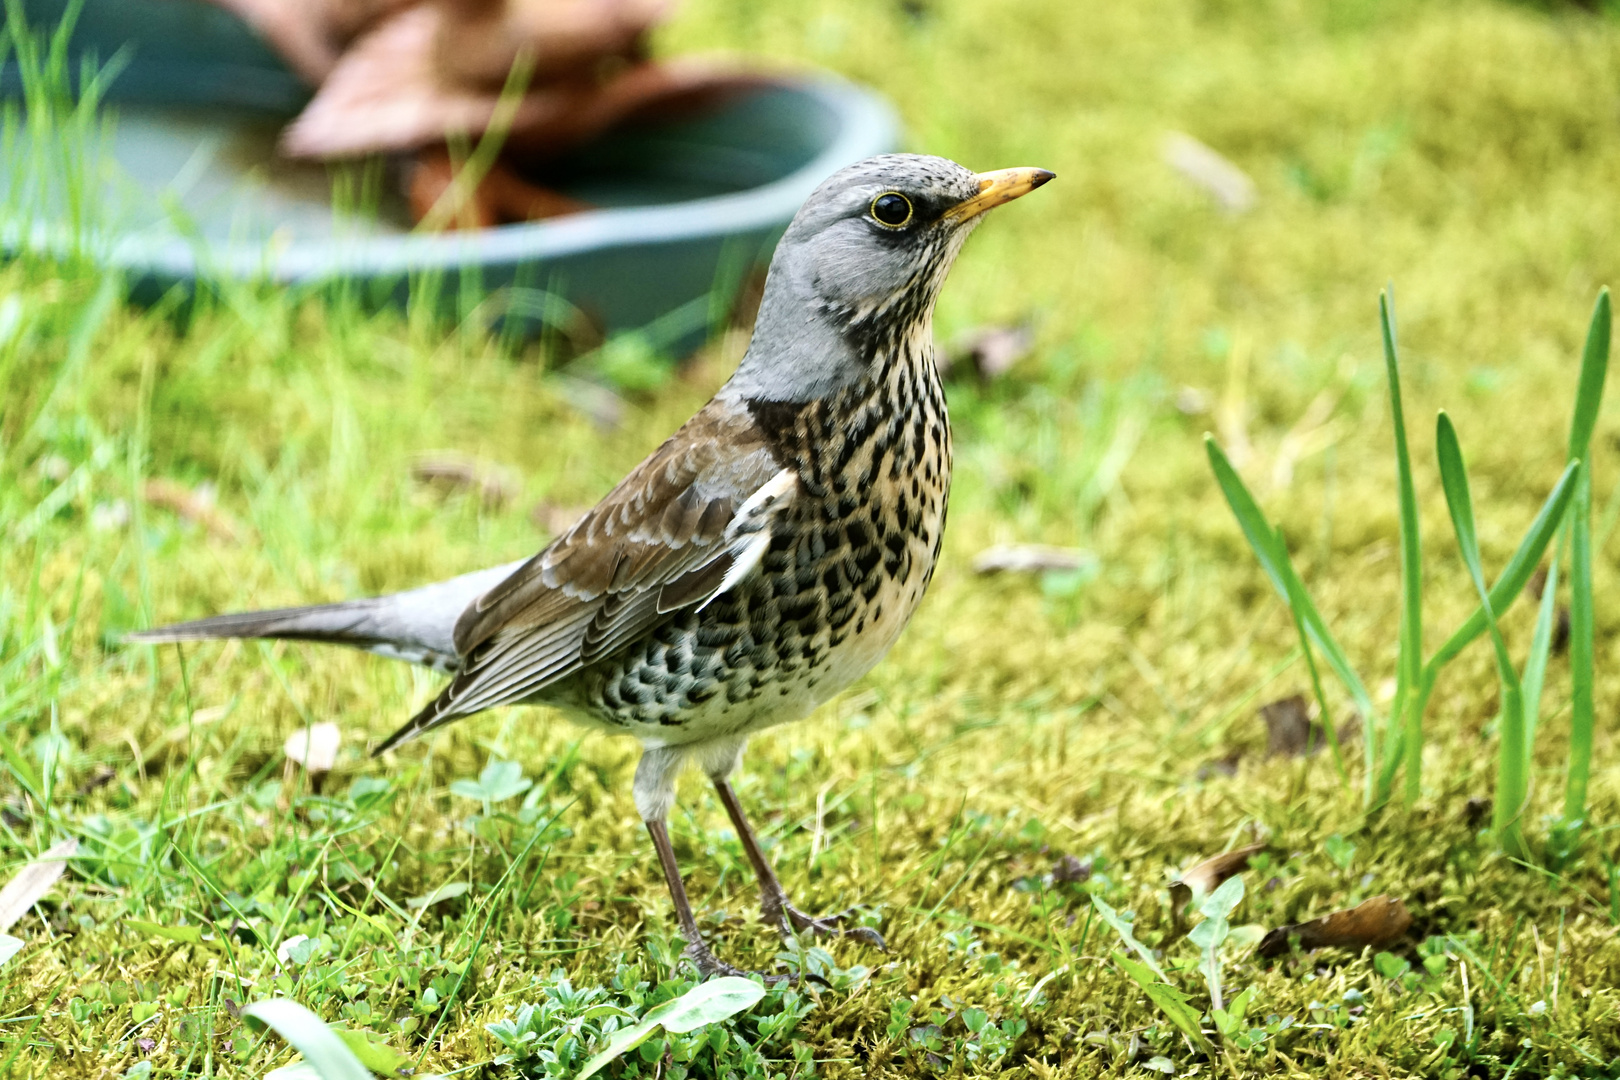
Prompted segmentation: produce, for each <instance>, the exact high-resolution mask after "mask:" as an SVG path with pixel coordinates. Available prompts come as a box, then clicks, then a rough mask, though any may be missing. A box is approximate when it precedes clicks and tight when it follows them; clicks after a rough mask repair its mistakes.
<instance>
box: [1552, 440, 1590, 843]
mask: <svg viewBox="0 0 1620 1080" xmlns="http://www.w3.org/2000/svg"><path fill="white" fill-rule="evenodd" d="M1589 469H1590V466H1589V465H1586V464H1582V465H1581V467H1580V479H1579V481H1578V482H1577V483H1576V485H1575V502H1574V504H1573V505H1572V506H1571V508H1570V560H1569V583H1570V603H1569V677H1570V713H1569V770H1568V772H1567V773H1566V774H1565V776H1564V819H1563V822H1562V823H1561V825H1560V831H1561V832H1562V833H1564V834H1565V839H1564V845H1565V846H1566V847H1567V846H1568V845H1569V844H1570V843H1571V842H1572V839H1573V838H1572V836H1571V834H1573V833H1575V832H1577V831H1579V829H1580V827H1581V823H1582V821H1583V820H1584V819H1585V817H1586V786H1587V782H1588V780H1589V779H1590V777H1591V774H1592V729H1593V726H1594V720H1595V715H1596V713H1595V708H1594V704H1593V695H1592V690H1593V683H1594V682H1595V681H1596V673H1595V671H1594V663H1593V651H1594V650H1593V632H1592V474H1591V473H1590V472H1589V471H1588V470H1589Z"/></svg>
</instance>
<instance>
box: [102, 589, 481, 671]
mask: <svg viewBox="0 0 1620 1080" xmlns="http://www.w3.org/2000/svg"><path fill="white" fill-rule="evenodd" d="M392 600H393V598H392V597H386V596H385V597H378V598H376V599H373V600H349V601H345V602H344V603H341V604H321V605H317V606H314V607H294V608H278V609H276V610H274V611H248V612H242V613H239V614H233V615H215V616H213V617H212V618H208V619H198V620H196V621H195V622H183V623H175V624H174V625H172V626H160V627H157V628H156V629H153V630H140V631H137V632H135V633H133V634H129V635H128V636H127V637H126V638H125V640H126V641H130V642H133V643H135V644H138V645H167V644H173V643H177V642H182V641H211V640H215V639H221V638H274V639H282V640H287V641H319V642H325V643H327V644H332V645H348V646H350V647H352V648H356V649H364V650H366V651H367V652H371V653H376V654H377V655H379V656H386V657H388V658H389V659H392V660H404V661H406V662H407V663H413V664H422V665H424V666H426V667H431V668H433V669H435V670H437V671H443V672H452V671H454V670H455V669H456V666H457V659H456V655H455V651H454V649H453V648H452V649H445V648H443V647H442V643H439V642H434V641H431V640H423V638H426V637H431V636H432V635H428V634H422V633H411V632H410V631H409V630H407V629H406V628H404V627H402V626H399V625H398V621H399V620H397V619H394V618H390V615H392V614H393V612H391V611H390V610H389V609H390V608H391V607H392V606H393V605H392V604H391V603H390V602H391V601H392Z"/></svg>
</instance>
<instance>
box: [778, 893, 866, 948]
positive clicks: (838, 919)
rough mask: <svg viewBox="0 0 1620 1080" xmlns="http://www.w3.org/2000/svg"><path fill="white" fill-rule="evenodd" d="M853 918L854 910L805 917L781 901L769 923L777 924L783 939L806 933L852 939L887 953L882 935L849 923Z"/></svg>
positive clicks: (802, 913) (796, 909)
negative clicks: (777, 911) (778, 909)
mask: <svg viewBox="0 0 1620 1080" xmlns="http://www.w3.org/2000/svg"><path fill="white" fill-rule="evenodd" d="M854 917H855V909H854V908H848V909H846V910H844V911H839V912H834V913H833V914H830V915H807V914H805V913H804V912H802V911H800V910H799V909H798V908H796V907H794V906H793V905H792V904H790V903H787V902H786V901H783V903H782V910H781V912H780V913H779V914H778V915H777V917H776V918H775V919H774V920H771V921H774V922H775V923H776V924H777V928H778V929H779V930H780V931H781V933H782V936H783V937H792V936H793V934H794V933H795V932H797V933H800V934H802V933H805V932H806V931H808V932H809V933H810V934H812V935H813V936H815V937H838V936H843V937H852V938H856V939H858V940H860V941H864V942H865V943H866V944H868V945H870V946H872V947H873V948H875V949H877V950H879V951H880V952H888V951H889V946H888V943H887V942H885V941H884V940H883V935H882V934H880V933H878V932H877V931H876V930H874V929H872V928H871V927H870V926H861V925H860V924H858V923H852V922H850V920H851V919H853V918H854ZM767 918H769V913H767Z"/></svg>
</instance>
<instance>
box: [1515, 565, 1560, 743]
mask: <svg viewBox="0 0 1620 1080" xmlns="http://www.w3.org/2000/svg"><path fill="white" fill-rule="evenodd" d="M1557 616H1558V557H1557V556H1556V555H1554V556H1553V560H1552V562H1551V563H1550V564H1548V566H1547V580H1546V582H1545V583H1544V584H1543V585H1542V587H1541V604H1540V606H1539V607H1538V608H1537V609H1536V632H1535V634H1534V635H1533V636H1532V637H1531V639H1530V657H1529V659H1527V660H1526V661H1525V662H1524V680H1523V681H1524V748H1525V756H1526V757H1530V756H1532V755H1533V753H1534V751H1535V746H1536V728H1537V727H1539V726H1540V722H1541V687H1542V684H1543V683H1544V682H1546V677H1547V657H1548V656H1550V655H1551V654H1552V636H1553V624H1554V623H1555V622H1556V621H1557Z"/></svg>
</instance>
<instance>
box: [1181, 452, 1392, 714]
mask: <svg viewBox="0 0 1620 1080" xmlns="http://www.w3.org/2000/svg"><path fill="white" fill-rule="evenodd" d="M1204 449H1205V451H1207V453H1208V454H1209V464H1210V468H1211V469H1213V470H1214V472H1215V482H1216V483H1217V484H1219V485H1220V487H1221V493H1222V494H1223V495H1225V496H1226V503H1227V505H1228V506H1230V507H1231V508H1232V514H1233V516H1234V517H1236V518H1237V521H1238V527H1239V528H1241V529H1242V530H1243V535H1244V537H1245V538H1246V539H1247V540H1248V541H1249V547H1250V548H1251V549H1252V550H1253V551H1254V554H1255V557H1256V558H1258V559H1259V560H1260V566H1261V568H1262V569H1263V570H1265V572H1266V576H1267V577H1268V578H1270V579H1271V584H1272V587H1273V588H1275V589H1276V590H1277V594H1278V595H1279V596H1281V597H1282V598H1283V601H1284V602H1285V603H1286V602H1287V601H1288V597H1289V589H1288V579H1287V577H1286V576H1285V574H1286V573H1287V571H1285V570H1284V569H1283V567H1282V566H1281V565H1280V564H1279V562H1278V560H1277V557H1276V550H1277V549H1276V544H1277V540H1276V534H1275V533H1274V532H1273V531H1272V529H1271V526H1270V525H1269V524H1267V522H1266V519H1265V515H1263V514H1262V513H1261V512H1260V507H1259V504H1257V503H1256V502H1255V501H1254V496H1253V495H1251V494H1250V493H1249V489H1248V487H1247V486H1246V485H1245V484H1244V483H1243V478H1242V477H1240V476H1239V475H1238V473H1237V470H1236V469H1234V468H1233V467H1232V463H1231V462H1230V461H1228V460H1227V457H1226V455H1225V454H1224V453H1222V451H1221V448H1220V447H1219V446H1217V445H1216V443H1215V440H1214V438H1213V437H1211V436H1208V435H1206V436H1204ZM1301 598H1302V599H1304V601H1305V609H1304V610H1303V611H1301V612H1300V617H1301V618H1302V619H1303V620H1304V623H1305V629H1306V630H1308V631H1309V632H1310V635H1311V640H1312V641H1314V642H1315V643H1316V647H1317V648H1318V649H1319V650H1321V653H1322V656H1323V658H1324V659H1325V660H1327V663H1328V667H1330V668H1332V669H1333V673H1334V674H1335V675H1337V676H1338V677H1339V681H1340V682H1342V683H1344V687H1345V689H1346V690H1347V691H1349V693H1350V697H1351V699H1352V700H1353V701H1354V702H1355V705H1356V708H1357V709H1359V710H1360V711H1361V715H1362V716H1364V717H1366V718H1367V722H1368V724H1369V725H1371V724H1372V722H1373V718H1374V717H1375V716H1377V711H1376V710H1375V709H1374V708H1373V704H1372V698H1371V697H1370V696H1368V694H1367V688H1366V686H1365V685H1364V684H1363V683H1362V681H1361V677H1360V676H1358V675H1357V674H1356V672H1355V669H1354V668H1352V667H1351V666H1350V661H1349V659H1348V658H1346V656H1345V655H1344V650H1343V649H1341V648H1340V647H1339V643H1338V642H1337V641H1336V640H1334V637H1333V634H1332V633H1331V632H1330V631H1329V630H1328V628H1327V623H1326V622H1325V621H1324V620H1323V618H1322V615H1321V612H1319V611H1317V610H1316V605H1315V604H1314V603H1312V602H1311V601H1310V597H1309V596H1308V595H1306V594H1305V593H1303V591H1302V592H1301Z"/></svg>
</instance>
